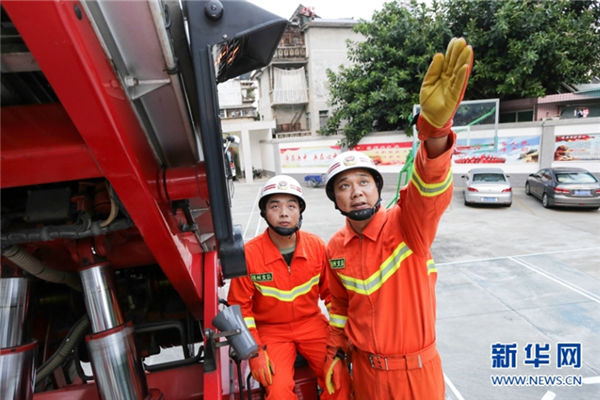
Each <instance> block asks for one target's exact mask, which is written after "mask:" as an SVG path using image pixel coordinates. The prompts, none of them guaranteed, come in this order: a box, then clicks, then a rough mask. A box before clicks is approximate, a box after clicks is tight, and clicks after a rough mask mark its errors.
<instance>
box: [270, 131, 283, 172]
mask: <svg viewBox="0 0 600 400" xmlns="http://www.w3.org/2000/svg"><path fill="white" fill-rule="evenodd" d="M271 137H273V130H272V129H271ZM273 164H274V167H275V175H280V174H281V153H280V152H279V143H273Z"/></svg>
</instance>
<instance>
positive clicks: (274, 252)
mask: <svg viewBox="0 0 600 400" xmlns="http://www.w3.org/2000/svg"><path fill="white" fill-rule="evenodd" d="M262 236H263V243H265V246H267V247H269V251H265V252H264V253H263V256H264V258H265V264H270V263H272V262H276V261H279V260H281V258H282V257H283V256H282V255H281V252H280V251H279V249H278V248H277V246H275V243H273V241H272V240H271V237H270V236H269V228H267V229H265V231H264V232H263V234H262ZM301 237H302V231H301V230H298V231H296V249H295V250H294V257H302V258H306V250H305V249H304V246H303V245H302V242H303V241H302V240H300V239H301Z"/></svg>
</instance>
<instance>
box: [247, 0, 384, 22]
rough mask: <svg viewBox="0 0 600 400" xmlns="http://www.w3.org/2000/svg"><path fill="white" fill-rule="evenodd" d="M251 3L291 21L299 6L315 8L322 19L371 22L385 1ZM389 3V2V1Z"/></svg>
mask: <svg viewBox="0 0 600 400" xmlns="http://www.w3.org/2000/svg"><path fill="white" fill-rule="evenodd" d="M249 1H250V2H251V3H254V4H256V5H257V6H259V7H261V8H264V9H265V10H267V11H270V12H272V13H273V14H277V15H279V16H280V17H283V18H285V19H289V18H290V17H291V16H292V13H293V12H294V11H295V10H296V8H297V7H298V5H300V4H302V5H303V6H305V7H309V8H310V7H314V12H315V13H316V14H317V15H318V16H319V17H321V18H354V19H359V18H363V19H366V20H370V19H371V16H372V15H373V11H375V10H381V8H383V4H384V3H385V2H386V1H385V0H249ZM388 1H389V0H388Z"/></svg>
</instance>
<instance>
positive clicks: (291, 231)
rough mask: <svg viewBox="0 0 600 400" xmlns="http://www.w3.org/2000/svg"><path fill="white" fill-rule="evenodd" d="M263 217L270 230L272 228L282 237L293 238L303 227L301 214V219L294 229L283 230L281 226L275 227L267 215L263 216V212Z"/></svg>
mask: <svg viewBox="0 0 600 400" xmlns="http://www.w3.org/2000/svg"><path fill="white" fill-rule="evenodd" d="M261 216H262V217H263V218H264V219H265V221H266V222H267V225H268V226H269V228H271V229H272V230H273V232H275V233H276V234H278V235H280V236H292V235H293V234H294V233H296V232H297V231H298V230H299V229H300V227H301V226H302V214H300V218H299V219H298V223H297V224H296V226H294V227H292V228H282V227H280V226H275V225H273V224H271V223H270V222H269V220H268V219H267V217H266V216H265V215H263V213H262V212H261Z"/></svg>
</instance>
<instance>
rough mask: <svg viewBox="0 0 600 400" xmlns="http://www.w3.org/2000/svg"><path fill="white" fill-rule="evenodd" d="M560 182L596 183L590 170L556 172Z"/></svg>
mask: <svg viewBox="0 0 600 400" xmlns="http://www.w3.org/2000/svg"><path fill="white" fill-rule="evenodd" d="M556 180H557V181H558V183H596V182H598V181H597V180H596V178H595V177H594V175H592V174H590V173H588V172H560V173H558V174H556Z"/></svg>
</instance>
